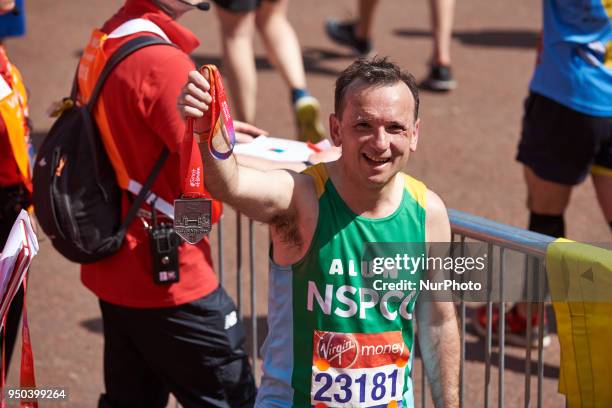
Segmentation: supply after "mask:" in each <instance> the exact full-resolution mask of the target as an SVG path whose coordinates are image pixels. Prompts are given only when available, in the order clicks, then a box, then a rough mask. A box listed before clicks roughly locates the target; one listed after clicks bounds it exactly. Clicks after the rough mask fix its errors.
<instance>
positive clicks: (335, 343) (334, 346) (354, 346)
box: [316, 332, 359, 368]
mask: <svg viewBox="0 0 612 408" xmlns="http://www.w3.org/2000/svg"><path fill="white" fill-rule="evenodd" d="M316 352H317V354H318V357H319V358H320V359H323V360H325V361H327V363H328V364H329V365H330V366H331V367H336V368H350V367H351V366H352V365H353V364H355V361H357V357H359V343H358V342H357V339H356V338H355V336H353V335H352V334H351V333H332V332H323V333H322V335H321V337H319V340H318V341H317V346H316Z"/></svg>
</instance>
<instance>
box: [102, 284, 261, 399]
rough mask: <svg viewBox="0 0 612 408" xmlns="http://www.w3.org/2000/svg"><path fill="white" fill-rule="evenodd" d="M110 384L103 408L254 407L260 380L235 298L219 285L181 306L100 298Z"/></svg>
mask: <svg viewBox="0 0 612 408" xmlns="http://www.w3.org/2000/svg"><path fill="white" fill-rule="evenodd" d="M100 308H101V309H102V318H103V324H104V382H105V385H106V394H105V395H103V396H102V397H101V399H100V404H99V407H112V408H117V407H120V408H123V407H126V408H127V407H147V408H165V407H166V403H167V401H168V395H169V393H170V392H171V393H172V394H174V395H175V396H176V398H177V399H178V400H179V402H180V403H181V405H182V406H183V407H185V408H196V407H198V408H199V407H231V408H234V407H239V408H243V407H244V408H246V407H249V408H250V407H252V406H253V405H254V403H255V394H256V392H257V390H256V388H255V381H254V378H253V374H252V372H251V367H250V365H249V360H248V356H247V354H246V352H245V351H244V330H243V327H242V324H241V322H240V319H239V318H238V315H237V311H236V307H235V305H234V302H233V301H232V299H231V298H230V297H229V296H228V295H227V293H226V292H225V291H224V290H223V289H222V288H218V289H217V290H215V291H214V292H212V293H211V294H209V295H207V296H205V297H203V298H201V299H198V300H196V301H193V302H191V303H187V304H184V305H180V306H176V307H168V308H161V309H134V308H128V307H122V306H116V305H112V304H110V303H107V302H104V301H100Z"/></svg>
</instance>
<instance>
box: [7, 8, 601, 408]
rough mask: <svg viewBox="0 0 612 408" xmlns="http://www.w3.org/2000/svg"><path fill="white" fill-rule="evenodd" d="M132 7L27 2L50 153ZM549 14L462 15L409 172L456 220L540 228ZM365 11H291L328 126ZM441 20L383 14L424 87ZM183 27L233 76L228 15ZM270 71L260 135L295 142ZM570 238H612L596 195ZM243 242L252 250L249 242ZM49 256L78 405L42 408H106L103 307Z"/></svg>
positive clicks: (46, 356) (26, 53) (62, 376)
mask: <svg viewBox="0 0 612 408" xmlns="http://www.w3.org/2000/svg"><path fill="white" fill-rule="evenodd" d="M120 4H121V1H119V0H87V1H70V0H59V1H58V0H32V1H30V2H28V9H27V13H28V19H29V21H28V35H27V36H26V37H25V38H22V39H17V40H11V41H9V43H8V48H9V52H10V55H11V57H12V59H13V60H14V62H15V63H16V64H17V65H18V66H19V67H20V68H21V70H22V72H23V74H24V77H25V80H26V82H27V84H28V86H29V89H30V91H31V101H32V102H31V115H32V119H33V120H34V125H35V127H36V134H35V138H36V140H37V141H40V137H41V135H43V134H44V133H45V131H46V130H48V128H49V126H50V125H51V121H50V120H49V119H48V118H47V117H46V115H45V110H46V108H47V107H48V105H49V104H50V103H51V101H54V100H58V99H61V98H62V97H64V96H66V95H67V94H68V92H69V87H70V80H71V78H72V76H73V74H74V69H75V66H76V63H77V58H78V55H79V53H80V52H81V50H82V47H83V46H84V44H85V42H86V41H87V38H88V35H89V32H90V30H91V28H92V27H94V26H96V25H99V24H101V23H102V22H103V21H104V19H105V18H106V17H107V16H109V15H110V14H111V13H112V12H113V11H114V10H115V9H116V8H117V7H118V6H119V5H120ZM536 4H537V2H536V1H533V0H517V1H514V2H511V3H508V2H490V1H486V0H470V1H465V2H458V8H457V13H456V25H455V35H454V40H453V58H454V70H455V71H454V72H455V75H456V77H457V80H458V82H459V88H458V89H457V90H456V91H455V92H453V93H452V94H450V95H436V94H431V93H426V92H423V93H422V102H421V116H422V127H421V139H420V143H419V150H418V152H417V153H416V154H415V155H414V156H413V157H412V158H411V159H410V162H409V165H408V168H407V170H408V171H409V172H410V173H411V174H413V175H414V176H416V177H417V178H420V179H422V180H424V181H425V182H426V183H427V184H428V185H429V186H430V187H431V188H432V189H434V190H435V191H436V192H438V193H439V194H440V195H441V196H442V197H443V199H444V200H445V201H446V203H447V205H448V206H449V207H452V208H457V209H460V210H464V211H469V212H472V213H475V214H478V215H481V216H485V217H489V218H492V219H495V220H498V221H501V222H505V223H509V224H513V225H517V226H524V225H525V223H526V220H527V212H526V211H525V209H524V202H525V188H524V186H523V184H522V177H521V167H520V166H519V165H518V164H517V163H516V162H515V161H514V154H515V146H516V144H517V140H518V135H519V129H520V120H521V113H522V101H523V98H524V97H525V95H526V92H527V84H528V81H529V78H530V74H531V71H532V67H533V63H534V57H535V53H534V44H535V41H536V36H537V32H538V29H539V21H540V8H539V6H537V5H536ZM353 10H354V0H335V1H333V2H332V1H324V0H308V1H306V0H294V1H293V3H292V4H291V7H290V18H291V21H292V22H293V24H294V26H295V28H296V30H297V31H298V35H299V38H300V41H301V43H302V46H303V50H304V59H305V63H306V69H307V74H308V82H309V86H310V89H311V91H312V93H313V94H314V95H315V96H317V97H318V98H319V99H320V101H321V103H322V108H323V113H324V116H325V117H326V116H327V115H328V114H329V113H330V112H331V109H332V104H333V99H332V98H333V82H334V79H335V76H336V75H337V74H338V73H339V72H340V71H341V70H342V69H343V68H344V67H345V66H347V65H348V64H349V63H350V62H351V57H350V56H349V55H347V54H346V53H345V51H344V50H342V49H339V48H337V47H335V46H334V45H333V44H332V43H330V42H329V41H328V40H327V39H326V38H325V36H324V34H323V30H322V24H323V21H324V19H325V18H327V17H329V16H338V17H349V16H350V15H352V13H353ZM428 21H429V20H428V12H427V2H426V1H412V2H408V1H401V0H386V1H384V2H381V7H380V14H379V16H378V18H377V24H376V41H375V47H376V50H377V51H378V53H379V54H380V55H390V56H391V57H392V58H393V60H395V61H396V62H398V63H400V64H401V65H403V66H404V67H407V68H408V69H409V70H410V71H412V72H413V73H414V74H415V76H416V77H417V78H422V77H423V76H424V75H425V74H426V72H427V67H426V64H427V61H428V59H429V52H430V39H429V31H428V30H429V28H428ZM183 22H184V24H185V25H186V26H188V27H189V28H191V29H192V30H193V31H194V32H195V33H196V34H197V35H198V37H199V38H200V39H201V41H202V45H201V46H200V47H199V48H198V49H197V50H196V52H195V54H194V57H195V59H196V60H197V61H198V62H199V63H202V62H208V63H215V64H220V56H221V51H220V50H221V47H220V43H219V34H218V31H219V27H218V23H217V21H216V18H215V14H214V13H200V12H193V13H190V14H189V15H188V16H186V17H185V18H184V19H183ZM257 63H258V67H259V74H258V75H259V106H258V110H257V124H258V125H260V126H262V127H264V128H266V129H269V130H270V132H271V133H272V134H273V135H281V136H286V137H293V135H294V128H293V118H292V115H291V110H290V108H289V103H288V101H289V95H288V92H287V90H286V89H285V86H284V84H283V83H282V81H281V79H280V77H279V75H278V74H277V73H276V72H275V71H274V70H273V69H272V68H271V66H270V65H269V64H268V62H267V61H266V58H265V54H264V52H263V48H262V46H261V43H260V42H257ZM279 96H280V97H279ZM233 220H234V216H233V214H232V213H231V212H230V213H228V217H227V222H226V224H227V225H226V226H227V227H228V230H227V231H234V227H233V225H232V224H233ZM567 225H568V232H569V236H570V237H571V238H574V239H578V240H585V241H607V240H609V239H610V235H609V231H608V227H607V225H606V224H605V223H604V220H603V217H602V216H601V214H600V213H599V210H598V208H597V206H596V201H595V195H594V191H593V189H592V187H591V185H590V183H585V184H584V185H582V186H580V187H579V188H578V189H577V190H576V191H575V193H574V196H573V198H572V203H571V207H570V209H569V211H568V217H567ZM255 237H256V240H257V242H256V251H257V257H256V274H257V285H258V302H257V311H256V316H258V319H257V320H258V322H259V326H260V328H262V327H263V326H264V323H265V320H264V319H265V318H264V314H265V296H266V291H265V286H266V283H267V277H266V259H265V257H266V246H267V238H266V234H265V229H264V228H263V227H262V226H256V227H255ZM235 240H236V238H235V234H232V233H227V234H226V235H225V245H226V249H227V253H228V257H229V258H231V257H233V254H232V253H233V251H234V250H233V249H232V248H233V247H234V246H235ZM243 242H245V243H246V230H245V233H244V234H243ZM41 248H42V249H41V253H40V256H39V257H38V258H37V259H36V260H35V262H34V265H33V267H32V278H31V291H30V295H29V297H28V300H29V314H30V319H31V326H32V338H33V342H34V352H35V356H36V369H37V375H38V383H39V384H40V385H41V386H64V387H67V388H68V389H69V394H70V399H69V402H67V403H63V404H41V406H72V407H91V406H95V402H96V400H97V396H98V394H99V393H100V392H101V391H102V389H103V381H102V375H101V374H102V335H101V321H100V318H99V311H98V307H97V301H96V299H95V297H94V296H93V295H92V294H91V293H89V292H88V291H87V290H85V289H84V288H83V287H82V286H81V284H80V282H79V275H78V267H77V266H76V265H74V264H71V263H69V262H67V261H65V260H64V259H62V258H61V257H60V256H58V254H57V253H55V252H54V251H53V249H52V248H51V247H50V243H49V240H43V242H42V245H41ZM229 258H228V259H227V260H226V264H225V266H226V270H227V271H230V270H232V269H233V268H234V265H235V262H234V261H233V260H232V259H229ZM247 266H248V265H245V268H246V267H247ZM126 273H127V271H126ZM232 281H233V277H232V274H229V273H227V276H226V282H227V284H228V286H230V289H231V290H232V291H233V293H235V291H234V290H233V288H234V287H235V285H233V284H230V282H232ZM248 281H249V280H248V279H247V283H248ZM118 284H120V283H118ZM245 302H248V298H245ZM243 310H244V314H245V315H246V316H247V317H248V316H250V315H251V310H250V307H248V305H245V307H244V309H243ZM260 335H263V331H262V333H261V334H260ZM467 341H468V344H467V349H468V364H467V371H466V398H467V400H468V401H470V403H469V404H468V406H478V402H479V401H482V398H483V391H482V390H483V388H482V386H483V381H484V369H483V363H482V361H483V354H484V345H483V343H482V342H479V341H478V340H477V338H476V337H474V336H470V337H469V338H468V339H467ZM522 353H523V352H522V350H520V349H515V348H510V349H509V351H508V356H507V360H506V367H507V375H506V400H505V401H506V404H507V406H510V407H515V406H521V404H522V398H523V397H522V393H523V391H522V390H523V381H524V380H523V375H522V373H523V364H524V363H523V360H522V358H523V357H522ZM558 360H559V357H558V345H557V344H556V342H554V344H553V346H552V347H551V348H549V349H547V350H546V365H545V370H544V371H545V384H544V385H545V398H544V401H545V404H544V405H545V406H547V407H548V406H550V407H561V406H564V404H563V399H562V398H561V397H560V396H559V395H558V394H557V393H556V377H557V375H558ZM417 365H418V364H417ZM17 367H18V365H17V364H13V370H12V371H11V375H10V376H9V384H16V381H17V371H18V370H16V369H17ZM493 374H494V375H493V377H492V378H491V381H492V382H491V383H492V384H497V379H496V377H495V375H496V373H495V372H494V373H493ZM418 376H419V373H418V370H417V377H418ZM417 383H418V381H417ZM532 383H533V381H532ZM493 397H494V398H495V401H497V397H496V396H495V395H493Z"/></svg>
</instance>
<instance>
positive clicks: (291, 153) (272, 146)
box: [234, 135, 331, 162]
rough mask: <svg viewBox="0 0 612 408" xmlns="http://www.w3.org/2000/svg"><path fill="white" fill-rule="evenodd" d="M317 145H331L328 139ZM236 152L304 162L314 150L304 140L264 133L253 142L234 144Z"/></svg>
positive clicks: (323, 147)
mask: <svg viewBox="0 0 612 408" xmlns="http://www.w3.org/2000/svg"><path fill="white" fill-rule="evenodd" d="M317 147H318V148H319V149H321V150H325V149H328V148H329V147H331V145H330V143H329V141H328V140H327V139H326V140H323V141H322V142H319V143H318V144H317ZM234 152H235V153H238V154H244V155H247V156H255V157H261V158H264V159H268V160H274V161H288V162H303V161H306V160H308V158H309V157H310V155H311V154H313V153H314V150H313V149H311V148H310V147H308V145H307V144H306V143H304V142H298V141H296V140H287V139H281V138H278V137H270V136H264V135H262V136H258V137H256V138H255V140H253V141H252V142H251V143H242V144H237V145H236V146H234Z"/></svg>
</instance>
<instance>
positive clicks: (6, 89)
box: [0, 1, 32, 370]
mask: <svg viewBox="0 0 612 408" xmlns="http://www.w3.org/2000/svg"><path fill="white" fill-rule="evenodd" d="M14 8H15V2H14V1H0V14H6V13H8V12H11V11H13V9H14ZM29 138H30V127H29V125H28V97H27V94H26V89H25V86H24V84H23V81H22V78H21V74H20V73H19V70H18V69H17V67H15V65H13V64H11V62H10V61H9V59H8V56H7V54H6V50H5V48H4V44H3V41H2V39H0V152H1V153H0V250H1V249H2V247H3V246H4V243H5V242H6V240H7V238H8V235H9V233H10V232H11V228H12V226H13V223H14V222H15V219H16V218H17V215H18V214H19V212H20V211H21V210H22V209H26V210H27V209H28V208H29V207H30V205H31V199H32V182H31V172H30V160H29V146H30V143H29ZM22 307H23V288H21V289H19V291H18V292H17V294H16V295H15V298H14V299H13V302H12V303H11V307H10V309H9V313H8V316H7V320H6V327H5V340H4V341H5V351H6V354H5V359H6V368H7V370H8V365H9V363H10V361H11V355H12V353H13V348H14V345H15V338H16V337H17V330H18V329H19V320H20V318H21V309H22ZM0 344H1V341H0Z"/></svg>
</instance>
